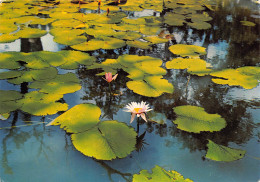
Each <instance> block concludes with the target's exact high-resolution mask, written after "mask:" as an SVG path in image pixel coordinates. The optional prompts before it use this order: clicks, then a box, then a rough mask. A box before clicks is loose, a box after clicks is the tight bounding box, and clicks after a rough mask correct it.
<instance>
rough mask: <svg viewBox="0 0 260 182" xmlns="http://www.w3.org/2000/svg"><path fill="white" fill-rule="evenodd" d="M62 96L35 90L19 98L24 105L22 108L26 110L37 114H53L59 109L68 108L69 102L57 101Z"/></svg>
mask: <svg viewBox="0 0 260 182" xmlns="http://www.w3.org/2000/svg"><path fill="white" fill-rule="evenodd" d="M62 96H63V95H58V94H53V95H51V94H46V93H41V92H38V91H33V92H29V93H27V94H25V97H24V98H23V99H21V100H19V102H18V103H19V104H21V105H22V107H21V110H23V111H24V112H27V113H30V114H33V115H36V116H45V115H52V114H56V113H57V112H58V111H66V110H67V109H68V104H66V103H60V102H56V101H57V100H59V99H60V98H61V97H62Z"/></svg>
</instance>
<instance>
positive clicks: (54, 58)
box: [32, 51, 67, 67]
mask: <svg viewBox="0 0 260 182" xmlns="http://www.w3.org/2000/svg"><path fill="white" fill-rule="evenodd" d="M32 55H33V56H35V57H36V59H37V60H42V61H45V62H47V63H48V64H50V65H51V66H55V67H56V66H60V65H63V64H65V63H66V62H67V60H66V59H64V57H63V56H62V55H60V54H59V52H49V51H38V52H32Z"/></svg>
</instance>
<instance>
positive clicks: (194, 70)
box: [166, 58, 212, 76]
mask: <svg viewBox="0 0 260 182" xmlns="http://www.w3.org/2000/svg"><path fill="white" fill-rule="evenodd" d="M207 66H208V64H207V62H206V61H204V60H202V59H184V58H176V59H173V60H171V61H168V62H167V63H166V68H167V69H187V71H188V72H189V73H191V74H196V75H198V76H204V75H205V74H209V73H210V72H211V71H212V70H211V69H207Z"/></svg>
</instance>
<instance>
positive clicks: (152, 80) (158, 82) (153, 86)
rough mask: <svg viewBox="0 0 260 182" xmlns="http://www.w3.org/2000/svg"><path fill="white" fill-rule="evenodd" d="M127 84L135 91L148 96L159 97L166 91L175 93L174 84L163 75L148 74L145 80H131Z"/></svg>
mask: <svg viewBox="0 0 260 182" xmlns="http://www.w3.org/2000/svg"><path fill="white" fill-rule="evenodd" d="M126 86H127V87H128V88H129V89H130V90H133V92H135V93H137V94H140V95H143V96H147V97H158V96H160V95H162V94H163V93H164V92H165V93H173V85H172V84H170V83H169V82H168V80H166V79H162V76H147V77H145V80H138V81H136V80H134V81H129V82H127V83H126Z"/></svg>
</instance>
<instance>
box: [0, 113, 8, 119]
mask: <svg viewBox="0 0 260 182" xmlns="http://www.w3.org/2000/svg"><path fill="white" fill-rule="evenodd" d="M9 117H10V113H4V114H0V120H7V119H8V118H9Z"/></svg>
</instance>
